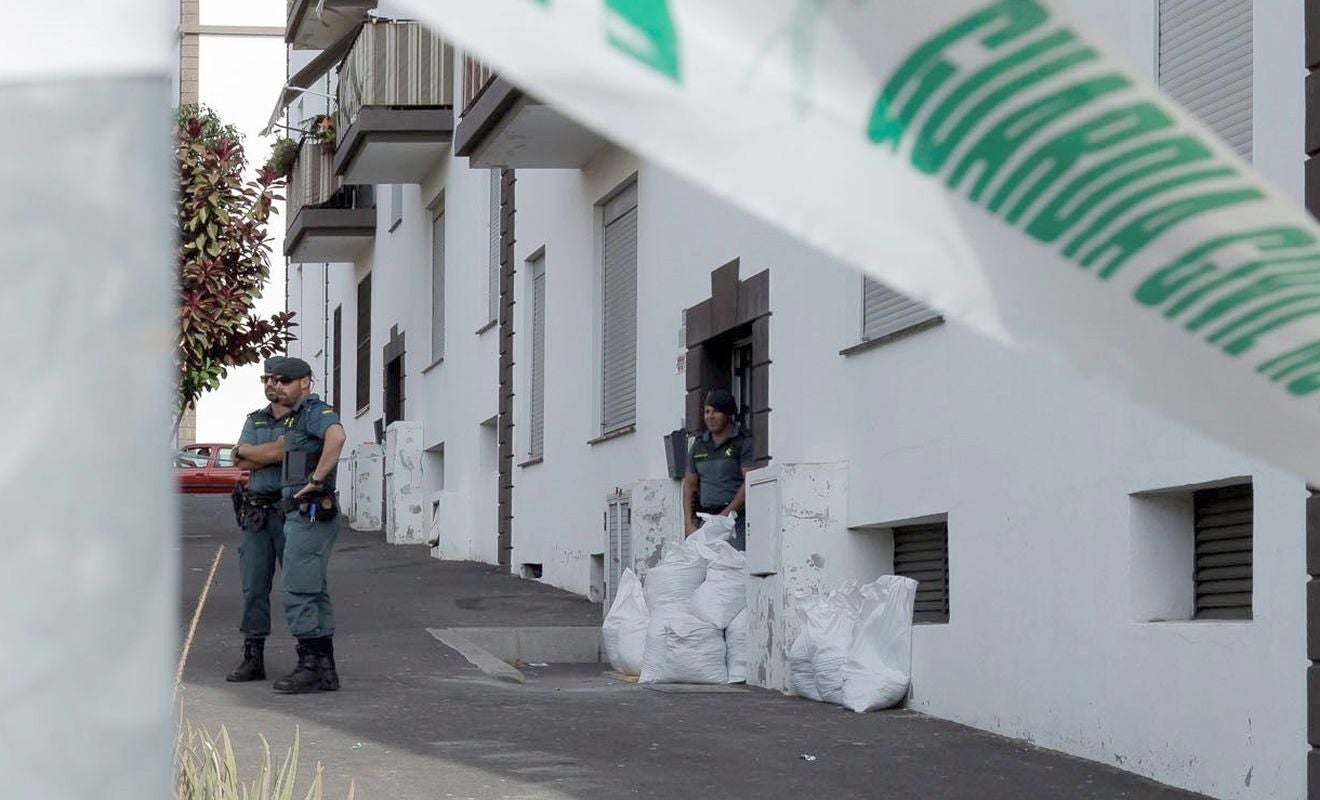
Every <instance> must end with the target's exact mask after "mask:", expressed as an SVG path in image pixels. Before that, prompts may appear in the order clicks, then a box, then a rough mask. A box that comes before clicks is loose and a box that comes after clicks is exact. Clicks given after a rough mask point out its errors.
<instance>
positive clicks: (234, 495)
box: [229, 483, 243, 528]
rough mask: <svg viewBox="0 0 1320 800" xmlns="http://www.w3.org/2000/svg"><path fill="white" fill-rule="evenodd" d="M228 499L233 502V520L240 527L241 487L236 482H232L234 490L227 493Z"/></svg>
mask: <svg viewBox="0 0 1320 800" xmlns="http://www.w3.org/2000/svg"><path fill="white" fill-rule="evenodd" d="M229 499H230V500H231V501H232V502H233V504H234V521H235V522H237V523H238V527H240V528H241V527H243V487H242V486H241V485H239V484H237V483H236V484H234V490H233V491H232V492H230V493H229Z"/></svg>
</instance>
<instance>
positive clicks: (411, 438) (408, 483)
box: [385, 421, 426, 544]
mask: <svg viewBox="0 0 1320 800" xmlns="http://www.w3.org/2000/svg"><path fill="white" fill-rule="evenodd" d="M423 491H424V490H423V488H422V423H420V422H403V421H400V422H394V423H391V424H390V426H389V427H388V428H386V429H385V541H387V542H389V543H390V544H423V543H425V542H426V522H425V513H426V509H425V506H424V504H423V501H424V498H423V496H422V493H423Z"/></svg>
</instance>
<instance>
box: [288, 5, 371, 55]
mask: <svg viewBox="0 0 1320 800" xmlns="http://www.w3.org/2000/svg"><path fill="white" fill-rule="evenodd" d="M375 8H376V0H288V13H289V16H288V22H287V23H286V25H285V29H284V41H285V42H286V43H288V44H290V45H293V49H295V50H324V49H325V48H327V47H329V46H330V45H332V44H334V43H335V42H337V41H339V40H340V39H342V38H344V37H345V36H347V35H348V34H349V33H351V32H352V31H353V29H354V28H356V27H357V26H359V25H361V24H362V23H364V22H366V21H367V12H368V11H372V10H374V9H375Z"/></svg>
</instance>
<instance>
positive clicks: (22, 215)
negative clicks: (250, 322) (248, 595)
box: [0, 0, 178, 800]
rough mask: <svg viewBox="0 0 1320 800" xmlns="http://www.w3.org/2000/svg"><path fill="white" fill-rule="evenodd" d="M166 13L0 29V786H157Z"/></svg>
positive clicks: (48, 790) (128, 791)
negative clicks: (0, 189)
mask: <svg viewBox="0 0 1320 800" xmlns="http://www.w3.org/2000/svg"><path fill="white" fill-rule="evenodd" d="M168 8H169V7H168V5H167V4H165V3H161V2H158V1H157V0H121V2H117V3H107V4H97V3H80V2H79V3H75V2H72V1H71V0H53V2H50V3H47V4H42V7H41V8H40V9H35V8H34V9H33V11H34V13H33V14H30V15H27V17H25V18H23V19H18V18H15V19H14V20H11V22H12V23H13V24H11V25H7V26H5V30H4V31H3V32H0V187H3V191H0V442H2V444H0V784H3V789H0V794H3V795H4V796H6V797H33V798H37V797H40V798H47V799H49V800H74V799H75V798H77V799H78V800H82V799H83V798H89V797H96V798H105V799H106V800H110V799H111V798H114V799H115V800H119V798H123V799H124V800H129V799H130V798H132V800H142V799H143V798H163V797H166V796H168V795H169V792H170V789H169V787H170V761H171V754H172V753H171V751H172V737H173V726H174V721H173V715H172V713H171V710H170V694H171V689H172V680H173V670H174V661H175V658H176V645H175V638H176V629H177V625H176V607H177V605H178V595H177V591H176V586H177V580H178V554H177V530H176V528H177V522H176V500H175V497H174V493H173V487H172V485H171V476H170V465H169V457H168V456H169V444H168V419H169V416H168V415H169V403H170V380H169V354H170V349H171V347H172V341H173V332H172V331H173V320H172V316H171V312H170V308H171V301H172V297H171V286H172V285H173V278H172V267H171V255H170V248H171V243H170V228H169V220H170V218H171V216H172V208H171V198H170V195H169V191H170V188H169V187H170V176H169V172H170V147H169V135H170V113H169V108H170V78H169V71H168V70H169V48H168V33H169V30H168V20H169V14H168Z"/></svg>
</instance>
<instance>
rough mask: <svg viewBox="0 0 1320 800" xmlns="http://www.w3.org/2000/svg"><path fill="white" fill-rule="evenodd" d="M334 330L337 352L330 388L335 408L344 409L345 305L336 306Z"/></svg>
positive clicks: (331, 373)
mask: <svg viewBox="0 0 1320 800" xmlns="http://www.w3.org/2000/svg"><path fill="white" fill-rule="evenodd" d="M333 330H334V334H333V335H334V337H335V354H334V357H333V358H334V360H333V362H332V366H331V368H330V389H331V391H332V392H333V394H332V395H331V402H332V403H333V404H334V406H335V408H337V409H339V410H340V411H343V410H344V409H346V408H347V406H345V405H344V395H343V394H341V392H342V391H343V386H344V382H343V379H342V377H341V370H342V368H343V366H344V307H343V306H342V305H337V306H335V316H334V323H333Z"/></svg>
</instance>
